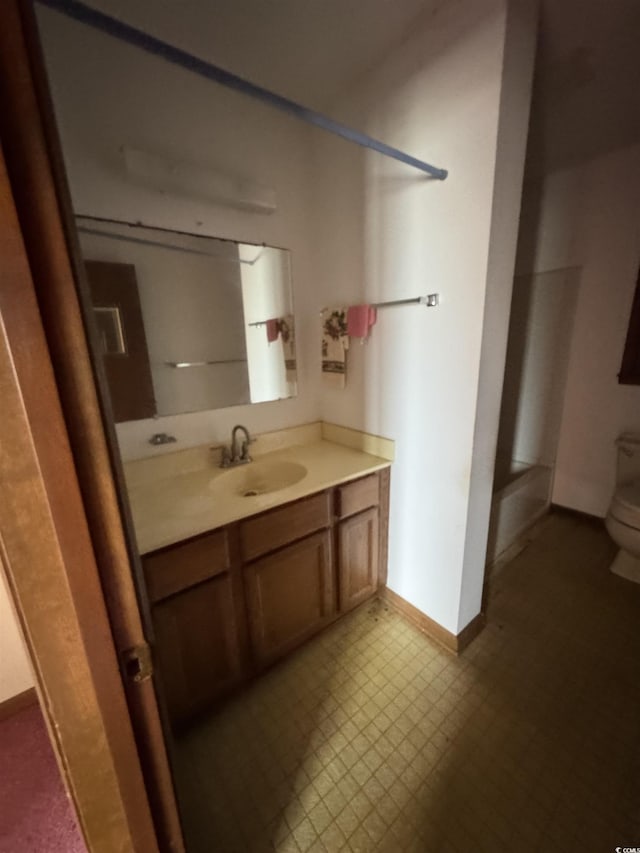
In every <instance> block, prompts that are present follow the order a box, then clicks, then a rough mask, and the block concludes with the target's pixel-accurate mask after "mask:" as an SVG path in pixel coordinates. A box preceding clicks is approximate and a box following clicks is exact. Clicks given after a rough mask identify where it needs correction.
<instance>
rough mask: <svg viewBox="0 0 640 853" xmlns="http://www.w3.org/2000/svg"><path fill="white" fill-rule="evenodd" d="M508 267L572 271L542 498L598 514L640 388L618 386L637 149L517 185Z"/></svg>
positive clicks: (638, 413)
mask: <svg viewBox="0 0 640 853" xmlns="http://www.w3.org/2000/svg"><path fill="white" fill-rule="evenodd" d="M523 223H524V227H523V235H522V238H521V242H520V245H519V249H518V270H519V272H521V273H525V272H542V271H547V270H553V269H558V268H560V267H569V266H577V267H580V268H581V274H580V289H579V295H578V302H577V307H576V315H575V323H574V331H573V337H572V343H571V352H570V357H569V369H568V377H567V386H566V394H565V398H564V406H563V412H562V422H561V428H560V440H559V446H558V455H557V461H556V473H555V481H554V488H553V496H552V500H553V501H554V503H557V504H560V505H561V506H567V507H571V508H573V509H577V510H581V511H582V512H587V513H591V514H593V515H597V516H604V515H605V514H606V512H607V508H608V504H609V501H610V498H611V494H612V492H613V489H614V486H615V460H616V457H615V447H614V440H615V438H616V436H617V435H618V434H619V433H620V432H622V431H624V430H629V429H635V430H640V388H639V387H637V386H628V385H619V384H618V381H617V373H618V371H619V370H620V363H621V360H622V351H623V347H624V340H625V335H626V331H627V324H628V322H629V314H630V310H631V302H632V299H633V293H634V289H635V282H636V278H637V274H638V261H639V257H640V224H639V223H640V146H633V147H631V148H626V149H622V150H619V151H614V152H612V153H610V154H607V155H605V156H603V157H599V158H597V159H595V160H591V161H589V162H587V163H584V164H582V165H580V166H578V167H575V168H573V169H569V170H564V171H561V172H555V173H553V174H551V175H549V176H547V177H546V178H545V179H544V181H543V182H542V183H538V184H532V185H530V186H528V187H527V191H526V195H525V215H524V217H523Z"/></svg>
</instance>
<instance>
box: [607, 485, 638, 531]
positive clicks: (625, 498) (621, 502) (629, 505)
mask: <svg viewBox="0 0 640 853" xmlns="http://www.w3.org/2000/svg"><path fill="white" fill-rule="evenodd" d="M611 515H612V516H613V517H614V518H617V519H618V520H619V521H622V522H623V524H628V525H630V526H631V527H640V480H635V481H634V482H632V483H626V484H625V485H624V486H619V487H618V488H617V489H616V493H615V495H614V496H613V501H612V503H611Z"/></svg>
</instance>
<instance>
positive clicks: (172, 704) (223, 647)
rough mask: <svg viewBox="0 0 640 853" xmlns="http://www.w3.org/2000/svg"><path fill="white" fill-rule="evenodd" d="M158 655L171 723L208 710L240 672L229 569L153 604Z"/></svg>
mask: <svg viewBox="0 0 640 853" xmlns="http://www.w3.org/2000/svg"><path fill="white" fill-rule="evenodd" d="M153 622H154V627H155V631H156V656H157V664H158V669H159V671H160V677H161V680H162V682H163V684H164V688H165V693H166V699H167V704H168V706H169V715H170V717H171V720H172V722H173V723H176V724H180V723H184V722H186V721H187V720H188V719H189V718H190V717H193V716H195V715H196V714H198V713H200V712H202V711H206V710H207V709H208V708H209V707H211V706H212V704H213V703H214V702H215V700H216V699H217V698H218V697H219V696H220V695H221V694H223V693H224V692H226V691H227V690H229V688H230V687H232V686H233V685H234V684H236V683H237V682H239V681H240V679H241V676H242V655H241V650H240V646H239V641H238V637H239V634H238V630H237V625H236V618H235V614H234V601H233V593H232V582H231V576H230V575H229V574H225V575H219V576H218V577H215V578H212V579H211V580H208V581H205V582H204V583H201V584H198V585H197V586H194V587H191V588H190V589H188V590H185V591H183V592H179V593H178V594H177V595H174V596H172V597H171V598H167V599H165V600H164V601H161V602H159V603H158V604H156V605H155V606H154V608H153Z"/></svg>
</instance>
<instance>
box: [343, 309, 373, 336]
mask: <svg viewBox="0 0 640 853" xmlns="http://www.w3.org/2000/svg"><path fill="white" fill-rule="evenodd" d="M377 316H378V313H377V311H376V309H375V308H374V307H373V305H352V306H351V307H350V308H349V309H348V310H347V334H348V335H349V337H350V338H368V337H369V329H370V328H371V326H373V324H374V323H375V322H376V319H377Z"/></svg>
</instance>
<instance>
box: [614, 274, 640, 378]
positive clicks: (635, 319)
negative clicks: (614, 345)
mask: <svg viewBox="0 0 640 853" xmlns="http://www.w3.org/2000/svg"><path fill="white" fill-rule="evenodd" d="M618 382H619V383H620V384H621V385H640V269H639V270H638V279H637V281H636V289H635V293H634V297H633V303H632V305H631V316H630V317H629V326H628V328H627V337H626V340H625V344H624V351H623V355H622V365H621V366H620V373H619V374H618Z"/></svg>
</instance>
